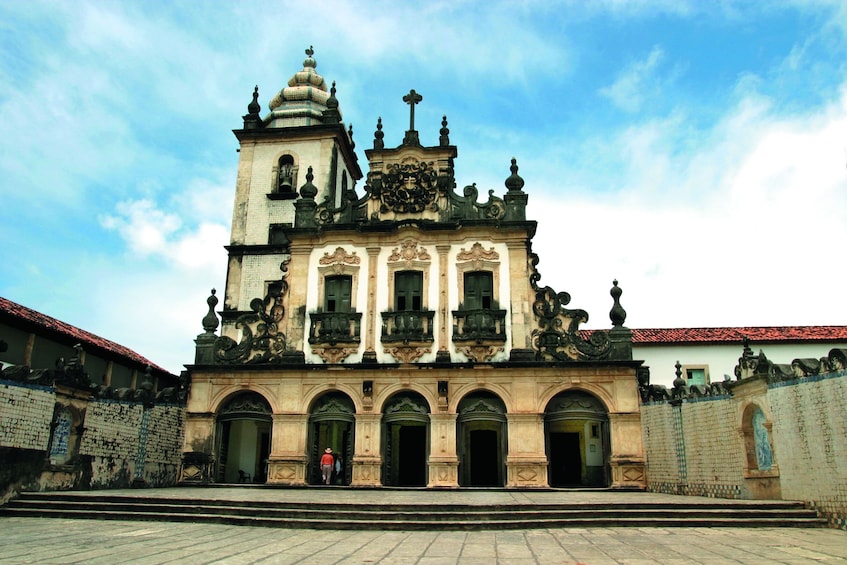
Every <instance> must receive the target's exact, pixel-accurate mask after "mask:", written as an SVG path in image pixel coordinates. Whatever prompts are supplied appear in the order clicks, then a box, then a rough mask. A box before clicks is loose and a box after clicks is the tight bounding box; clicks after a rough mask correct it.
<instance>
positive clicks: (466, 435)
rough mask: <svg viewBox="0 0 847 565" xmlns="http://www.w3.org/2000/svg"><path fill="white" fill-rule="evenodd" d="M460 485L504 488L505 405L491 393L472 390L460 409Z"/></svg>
mask: <svg viewBox="0 0 847 565" xmlns="http://www.w3.org/2000/svg"><path fill="white" fill-rule="evenodd" d="M457 412H458V418H457V427H456V448H457V452H458V455H459V486H463V487H502V486H503V485H504V484H505V479H506V450H507V446H506V437H507V435H506V405H505V404H504V403H503V401H502V400H500V398H499V397H497V396H496V395H495V394H492V393H490V392H484V391H478V392H472V393H470V394H469V395H467V396H466V397H464V398H463V399H462V400H461V402H459V406H458V409H457Z"/></svg>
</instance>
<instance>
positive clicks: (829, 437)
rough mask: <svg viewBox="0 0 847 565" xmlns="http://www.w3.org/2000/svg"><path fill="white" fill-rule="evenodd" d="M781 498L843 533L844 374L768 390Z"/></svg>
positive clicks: (846, 456)
mask: <svg viewBox="0 0 847 565" xmlns="http://www.w3.org/2000/svg"><path fill="white" fill-rule="evenodd" d="M768 401H769V404H770V409H771V414H772V415H773V435H774V452H775V453H774V456H775V458H776V462H777V464H778V465H779V471H780V485H781V487H782V497H783V498H786V499H797V500H806V501H808V502H810V503H811V504H812V505H813V506H814V507H815V508H817V509H819V510H821V511H823V512H824V513H826V515H827V517H828V518H829V519H830V521H831V522H832V523H833V524H834V525H836V526H838V527H840V528H842V529H847V371H842V372H840V373H830V374H826V375H816V376H814V377H806V378H804V379H798V380H796V381H787V382H784V383H776V384H773V385H770V386H769V387H768Z"/></svg>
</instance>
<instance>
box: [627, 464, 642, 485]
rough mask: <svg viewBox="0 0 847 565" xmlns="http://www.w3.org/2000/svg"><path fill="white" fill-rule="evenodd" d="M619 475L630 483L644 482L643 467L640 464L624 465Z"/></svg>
mask: <svg viewBox="0 0 847 565" xmlns="http://www.w3.org/2000/svg"><path fill="white" fill-rule="evenodd" d="M621 476H622V477H623V478H624V480H625V481H627V482H631V483H641V482H644V468H643V467H640V466H626V467H623V468H622V469H621Z"/></svg>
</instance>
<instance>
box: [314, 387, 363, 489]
mask: <svg viewBox="0 0 847 565" xmlns="http://www.w3.org/2000/svg"><path fill="white" fill-rule="evenodd" d="M355 428H356V407H355V405H354V404H353V401H352V400H351V399H350V397H349V396H347V395H346V394H344V393H342V392H330V393H327V394H324V395H323V396H321V397H319V398H318V399H317V400H316V401H315V402H314V403H313V404H312V409H311V410H310V414H309V444H308V445H309V453H308V456H309V463H308V466H307V477H308V481H309V483H310V484H313V485H317V484H321V483H322V481H321V466H320V457H321V455H323V452H324V450H325V449H326V448H327V447H329V448H331V449H332V453H333V455H334V456H335V461H336V464H335V470H334V471H333V474H332V484H337V485H349V484H350V480H351V479H352V477H353V466H352V464H351V463H352V461H353V449H354V446H355V441H354V430H355Z"/></svg>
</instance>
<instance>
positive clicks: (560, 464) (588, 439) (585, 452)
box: [544, 391, 609, 487]
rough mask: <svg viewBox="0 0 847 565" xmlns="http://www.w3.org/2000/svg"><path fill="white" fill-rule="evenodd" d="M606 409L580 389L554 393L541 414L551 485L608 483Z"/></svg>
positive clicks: (602, 485)
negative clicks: (542, 415)
mask: <svg viewBox="0 0 847 565" xmlns="http://www.w3.org/2000/svg"><path fill="white" fill-rule="evenodd" d="M608 421H609V418H608V413H607V410H606V407H605V406H604V405H603V403H602V402H601V401H600V400H598V399H597V398H596V397H595V396H593V395H591V394H589V393H586V392H582V391H568V392H562V393H559V394H557V395H556V396H554V397H553V399H552V400H550V402H549V403H548V404H547V409H546V410H545V414H544V428H545V436H546V437H545V442H546V448H547V460H548V477H549V482H550V486H551V487H586V486H588V487H606V486H609V464H608V461H609V432H608Z"/></svg>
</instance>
